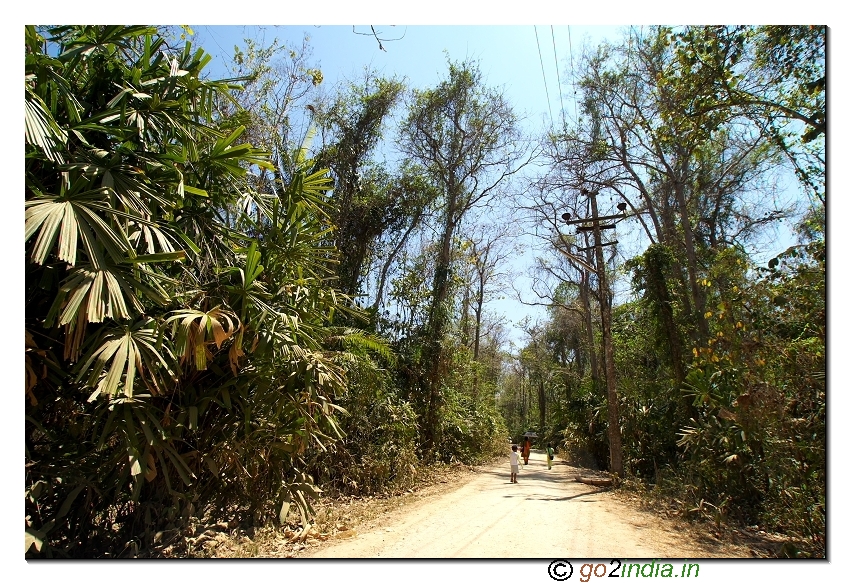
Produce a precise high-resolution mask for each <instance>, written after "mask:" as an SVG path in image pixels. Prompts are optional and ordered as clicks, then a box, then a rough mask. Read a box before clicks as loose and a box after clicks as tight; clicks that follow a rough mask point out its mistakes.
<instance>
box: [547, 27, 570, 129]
mask: <svg viewBox="0 0 850 583" xmlns="http://www.w3.org/2000/svg"><path fill="white" fill-rule="evenodd" d="M549 28H550V29H551V30H552V51H553V52H554V53H555V74H556V75H558V95H560V96H561V123H562V124H564V126H566V125H567V120H566V119H565V118H564V92H563V91H562V90H561V67H560V66H559V65H558V49H556V48H555V27H554V26H552V25H551V24H550V25H549Z"/></svg>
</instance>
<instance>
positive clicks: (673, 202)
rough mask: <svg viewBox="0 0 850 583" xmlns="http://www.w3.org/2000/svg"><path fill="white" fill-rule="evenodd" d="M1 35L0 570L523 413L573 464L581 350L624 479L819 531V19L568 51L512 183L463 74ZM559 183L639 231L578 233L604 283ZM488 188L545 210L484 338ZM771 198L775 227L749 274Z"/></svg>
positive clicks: (314, 489) (382, 459) (362, 468)
mask: <svg viewBox="0 0 850 583" xmlns="http://www.w3.org/2000/svg"><path fill="white" fill-rule="evenodd" d="M25 33H26V34H25V49H26V71H25V85H26V95H25V97H26V99H25V108H26V134H25V146H26V150H25V151H26V155H25V173H26V174H25V176H26V182H25V197H26V202H25V208H26V211H25V230H26V233H25V242H26V274H25V286H26V308H25V321H26V345H25V361H26V435H25V446H26V452H25V453H26V485H25V486H26V494H25V496H26V498H25V504H26V537H27V548H28V550H27V556H28V557H35V556H44V557H94V556H119V555H121V554H122V553H127V549H128V545H132V546H133V549H134V552H137V551H139V550H140V549H148V548H150V547H151V546H152V545H154V544H155V542H156V540H158V538H157V537H158V535H157V533H161V532H162V531H168V530H177V529H179V528H180V527H181V525H183V524H184V523H185V522H186V521H187V520H188V519H189V518H190V517H192V516H198V515H205V516H207V517H209V518H211V519H216V518H227V517H237V518H238V519H239V520H241V521H242V522H243V524H247V523H251V522H253V523H255V524H259V523H264V522H266V521H269V520H277V519H279V520H283V519H285V518H286V515H287V513H288V512H289V511H290V510H292V512H293V513H295V514H297V515H299V516H300V518H301V520H303V521H305V522H306V521H309V519H310V512H311V503H312V502H314V501H315V499H316V497H317V496H320V495H321V492H322V490H325V491H328V490H330V491H338V492H348V493H374V492H383V491H387V490H393V489H398V488H406V487H407V486H408V485H409V483H410V482H411V481H412V480H413V479H414V477H415V475H416V473H417V471H418V470H417V468H419V467H421V466H422V465H423V464H434V463H444V462H453V461H459V462H464V463H475V462H478V461H482V460H485V459H488V458H490V457H492V456H493V455H497V454H499V453H503V452H502V450H503V449H504V444H505V443H506V439H507V438H508V437H512V438H514V439H516V438H518V437H519V436H520V435H521V434H522V433H523V432H525V431H527V430H529V429H533V430H536V431H537V432H538V433H539V434H540V436H541V439H542V440H544V441H546V440H548V441H552V442H553V443H557V444H558V446H559V447H561V448H564V449H565V450H566V451H568V452H569V454H570V455H571V456H572V458H573V459H574V460H576V461H579V462H581V463H587V464H592V465H595V466H597V467H599V468H601V469H607V468H608V464H609V444H608V433H607V432H608V423H607V419H608V417H607V415H606V411H608V410H609V408H608V405H609V403H608V400H607V395H608V394H610V393H608V392H606V380H607V379H606V370H614V371H615V375H614V376H615V377H616V387H617V389H616V390H617V392H616V393H615V394H616V395H617V404H618V405H619V414H618V418H619V422H620V425H621V433H622V447H623V460H624V477H626V478H628V479H630V480H636V481H639V482H642V483H647V484H654V485H655V490H656V492H664V493H665V495H669V496H670V497H671V498H675V499H678V500H681V501H683V504H685V505H686V507H687V510H689V511H692V513H693V514H703V515H710V516H713V517H714V518H716V519H717V520H727V519H732V520H736V521H741V522H744V523H747V524H758V525H761V526H763V527H765V528H771V529H774V530H776V531H780V532H785V533H787V534H789V535H792V536H795V537H797V538H799V539H801V540H805V541H807V542H806V545H807V548H808V549H809V550H810V552H814V553H816V554H817V553H822V552H823V549H824V548H825V547H824V545H825V541H824V532H825V531H824V522H825V474H824V472H825V391H826V389H825V381H826V379H825V368H824V360H825V337H826V332H825V328H826V320H825V309H826V307H825V261H826V245H825V237H824V236H825V218H824V217H825V192H824V175H825V169H824V141H825V131H826V130H825V127H826V126H825V106H824V103H825V82H824V75H825V72H824V70H825V68H824V51H825V30H824V29H823V28H818V27H720V28H717V27H712V28H705V27H686V28H682V29H667V28H653V29H652V30H651V31H650V32H649V33H648V34H646V35H645V36H644V37H643V38H634V36H629V37H627V38H626V39H624V41H623V43H622V44H621V45H604V46H601V47H599V48H598V50H597V51H596V52H590V53H588V54H587V55H586V58H585V60H584V62H583V65H582V70H581V83H580V89H581V92H582V93H583V101H582V108H581V109H582V111H581V115H580V117H579V118H578V119H576V120H573V121H571V122H569V123H565V125H564V126H563V127H562V128H560V129H559V130H558V131H553V132H551V133H550V134H549V135H547V136H544V137H542V138H540V140H539V143H540V146H539V149H541V150H542V158H541V160H542V161H543V167H544V170H545V171H544V172H543V173H542V174H540V175H539V176H533V175H532V173H531V171H530V168H531V166H529V165H528V163H529V160H530V159H531V155H532V154H531V153H532V152H533V151H535V149H536V148H535V147H534V146H532V141H531V139H530V138H528V136H522V135H521V133H520V124H519V120H518V118H517V116H516V114H515V113H514V112H513V110H512V107H511V104H510V103H509V102H508V101H507V100H506V98H505V96H504V95H503V94H502V93H500V92H499V91H497V90H494V89H492V88H490V87H488V86H487V84H486V82H485V80H484V79H483V78H482V75H481V73H480V71H479V70H478V67H477V64H476V63H475V62H470V61H465V62H454V61H451V60H449V62H448V63H447V73H446V76H445V77H444V78H443V80H442V81H440V82H439V83H438V84H436V85H435V86H434V87H432V88H426V89H422V88H419V89H411V88H408V87H406V86H405V84H404V83H403V82H402V81H400V80H398V79H388V78H382V77H380V76H377V75H374V74H372V73H369V72H367V73H366V74H365V75H364V76H363V77H362V78H360V79H355V80H351V81H350V82H349V83H348V84H346V85H343V86H340V87H337V88H335V89H334V91H333V92H332V93H331V94H328V93H321V92H319V91H318V88H319V87H320V86H321V84H322V81H323V76H322V73H321V71H319V70H317V69H316V68H314V67H312V66H311V64H310V56H309V45H308V43H307V42H306V41H305V43H304V44H303V45H302V46H301V47H297V48H296V47H289V46H286V45H283V44H279V43H277V42H275V43H273V44H272V45H270V46H260V45H258V44H256V43H255V42H247V43H246V45H245V47H244V49H243V50H239V51H237V53H236V57H235V61H234V63H232V64H230V66H231V67H232V68H233V71H234V78H233V79H229V80H211V79H210V78H209V76H208V74H207V73H206V71H205V69H206V68H207V67H208V64H209V62H210V57H209V56H208V55H207V54H206V53H205V52H204V51H203V50H202V49H199V48H196V47H194V46H193V45H192V43H191V42H188V41H186V40H185V38H178V34H176V33H175V32H174V31H172V30H168V29H158V28H155V27H144V26H67V27H65V26H63V27H26V29H25ZM184 36H185V35H184ZM396 133H397V135H396ZM387 134H391V135H392V137H395V138H396V139H394V140H393V139H387V137H385V136H386V135H387ZM388 143H394V144H395V145H396V147H397V148H398V153H399V155H400V156H399V157H400V160H401V161H399V162H393V161H387V158H386V157H385V155H384V154H383V153H381V152H380V151H381V149H382V148H384V149H385V148H387V147H388V146H387V144H388ZM538 167H539V166H538ZM782 176H796V178H797V180H796V184H799V189H800V192H801V193H802V194H801V196H800V197H799V199H800V200H802V201H805V202H806V204H805V205H804V206H805V207H806V208H799V206H798V207H797V208H792V205H791V204H787V202H788V201H787V200H786V199H787V197H786V198H783V197H782V196H781V195H782V190H781V187H782V184H780V183H779V182H778V181H779V180H780V179H781V177H782ZM778 177H779V178H778ZM582 189H592V190H593V191H599V192H600V195H601V196H600V201H607V200H608V198H607V197H609V196H610V198H611V200H612V202H614V203H615V204H616V202H620V201H625V202H626V204H627V208H628V214H629V216H630V217H632V218H630V219H629V220H627V221H625V222H622V223H620V225H619V226H618V230H619V231H620V233H619V236H620V237H621V238H623V237H625V236H626V232H627V230H628V229H632V232H633V233H636V234H637V233H639V234H637V235H635V236H636V237H637V240H640V241H643V242H644V243H645V244H643V245H641V246H640V249H639V250H638V251H636V252H628V253H626V252H623V251H617V247H615V246H613V245H609V246H606V247H604V250H605V253H606V255H607V258H606V260H605V262H606V263H605V265H604V266H603V268H604V269H606V270H607V273H608V279H609V280H611V281H614V289H615V290H616V297H613V298H612V297H611V296H610V295H608V296H606V295H605V294H604V293H602V291H604V290H600V285H599V278H598V277H597V275H596V274H594V273H592V272H590V271H589V270H588V269H587V266H592V265H594V264H595V258H594V256H593V255H592V243H593V241H592V237H591V236H588V235H581V234H579V235H573V234H572V233H568V231H567V228H566V227H565V226H564V225H563V224H561V223H554V224H551V221H552V217H556V216H560V214H561V213H562V212H564V211H569V212H571V213H572V214H573V215H576V216H587V212H588V211H587V209H586V207H585V204H586V200H587V198H586V197H585V196H584V195H582V194H581V191H582ZM520 191H522V192H526V193H529V194H528V195H527V196H523V197H514V198H510V197H508V196H506V194H507V193H509V192H520ZM614 197H616V201H614V200H613V199H614ZM505 200H512V201H513V202H514V203H516V204H515V206H514V207H513V208H503V209H502V210H503V211H504V212H505V216H510V215H508V213H514V215H513V216H516V215H515V213H516V212H517V209H524V210H525V211H526V214H527V217H528V219H529V220H530V221H531V222H532V223H533V224H537V225H538V226H539V225H546V226H550V227H554V229H555V230H554V231H551V232H552V233H554V235H553V236H547V238H546V239H545V241H544V242H545V243H546V245H547V249H548V251H547V252H544V253H542V254H540V255H539V257H538V266H537V273H536V276H537V281H538V283H539V284H540V287H538V288H537V289H538V291H540V294H539V295H540V297H541V298H542V299H541V300H540V301H541V302H543V303H545V304H546V305H548V318H547V319H545V320H543V321H540V322H536V323H532V322H529V323H528V325H527V327H526V332H527V342H526V344H525V345H524V346H522V347H520V349H519V352H518V353H517V354H513V355H512V354H510V353H509V352H508V350H507V341H506V331H505V328H504V323H503V321H501V320H500V319H499V317H498V315H497V314H494V313H492V312H490V311H488V302H489V301H490V300H491V299H492V298H493V297H495V296H497V295H498V294H499V293H502V292H503V291H504V290H506V289H507V288H508V282H509V280H510V277H509V269H510V267H509V265H508V261H507V259H508V258H509V257H510V256H511V255H512V254H515V251H516V246H517V245H518V242H517V236H518V235H519V233H518V232H514V231H512V230H511V229H510V228H509V227H506V226H505V225H506V224H507V223H513V222H514V221H508V220H500V219H499V217H498V212H497V209H498V207H499V205H502V204H503V201H505ZM783 201H785V202H783ZM600 204H601V205H602V206H605V205H607V203H604V204H603V203H602V202H601V203H600ZM612 206H613V205H612ZM608 210H610V209H608V208H600V213H601V214H610V213H608ZM782 220H785V221H790V220H794V221H796V232H797V235H798V238H799V241H798V243H797V244H795V245H793V246H791V247H790V248H788V249H787V250H786V251H784V252H782V253H780V254H778V255H777V256H776V257H775V258H773V259H771V260H770V261H768V262H767V264H766V265H760V264H759V263H758V262H757V261H756V260H755V259H754V254H753V250H754V249H755V250H757V249H758V247H759V245H760V244H761V243H762V242H763V241H764V238H765V237H766V236H770V234H771V232H772V231H771V229H773V228H774V227H775V225H776V223H777V222H778V221H782ZM547 221H548V222H549V223H550V224H548V225H547ZM582 249H583V250H582ZM612 251H613V252H612ZM577 258H578V260H579V261H577ZM547 285H548V287H547V289H546V290H543V287H546V286H547ZM541 290H543V291H541ZM600 302H608V305H609V306H610V307H611V308H612V310H613V318H612V322H611V334H612V338H613V355H614V357H613V367H608V368H606V364H607V363H606V362H605V351H604V350H603V348H602V346H601V328H600V319H599V316H600Z"/></svg>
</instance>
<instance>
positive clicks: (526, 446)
mask: <svg viewBox="0 0 850 583" xmlns="http://www.w3.org/2000/svg"><path fill="white" fill-rule="evenodd" d="M530 455H531V438H530V437H526V438H525V441H524V442H523V443H522V459H523V461H524V462H525V464H524V465H526V466H527V465H528V456H530Z"/></svg>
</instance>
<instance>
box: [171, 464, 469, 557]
mask: <svg viewBox="0 0 850 583" xmlns="http://www.w3.org/2000/svg"><path fill="white" fill-rule="evenodd" d="M475 472H476V467H475V466H466V465H463V464H452V465H435V466H431V467H428V468H426V469H425V470H420V472H419V473H418V474H417V476H416V478H417V479H416V483H415V484H414V485H413V486H411V487H410V488H408V489H406V490H404V491H400V492H386V493H384V494H380V495H374V496H343V495H337V496H326V497H324V498H322V499H321V500H320V501H319V503H317V504H316V505H315V511H316V514H315V516H314V517H313V520H312V521H311V522H310V524H309V525H308V526H307V528H302V527H301V525H300V523H299V522H300V521H299V519H298V513H297V511H295V510H292V511H290V514H289V516H288V518H287V522H286V524H285V525H284V526H280V525H277V524H268V525H266V526H263V527H261V528H253V529H247V530H242V529H239V528H238V527H236V528H227V529H225V528H222V527H224V526H225V525H223V524H219V525H218V526H219V528H218V529H215V528H207V529H204V528H199V527H195V528H194V529H191V531H190V532H189V533H188V534H189V536H183V537H181V538H182V540H175V541H174V542H172V544H170V545H164V546H163V547H162V548H160V549H159V550H158V552H157V553H155V554H156V556H161V557H206V558H266V557H284V558H293V557H297V556H298V555H300V554H302V553H304V552H305V551H307V550H311V549H315V548H317V547H319V546H321V545H322V544H324V543H326V542H327V541H331V540H338V539H342V538H348V537H351V536H355V535H356V534H357V533H358V532H366V531H368V530H370V529H371V528H373V527H374V526H375V524H376V523H377V522H378V521H379V519H381V518H382V517H384V516H386V515H387V514H389V513H391V512H394V511H396V510H399V509H401V508H404V507H405V506H407V505H409V504H412V503H415V502H417V501H418V500H420V499H422V498H427V497H431V496H436V495H439V494H441V493H443V492H447V491H450V490H454V489H455V488H459V487H461V486H462V485H464V484H465V483H466V482H468V481H469V480H470V479H472V478H473V477H474V475H475ZM196 533H199V534H197V535H196Z"/></svg>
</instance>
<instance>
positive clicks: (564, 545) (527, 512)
mask: <svg viewBox="0 0 850 583" xmlns="http://www.w3.org/2000/svg"><path fill="white" fill-rule="evenodd" d="M553 464H554V465H553V468H552V469H551V470H548V469H547V468H546V456H545V454H544V453H541V452H533V453H532V455H531V459H530V460H529V462H528V465H527V466H522V468H521V469H520V473H519V480H518V482H519V483H517V484H511V483H510V470H509V466H508V462H507V460H506V461H505V462H504V463H502V464H498V465H492V466H488V467H485V468H482V469H481V470H480V471H479V472H478V474H476V475H475V476H474V477H473V478H472V479H471V480H470V481H468V482H467V483H465V484H464V485H463V486H461V487H459V488H457V489H455V490H453V491H451V492H448V493H445V494H442V495H438V496H435V497H432V498H426V499H423V500H420V501H418V502H417V503H415V504H413V505H411V506H407V507H405V508H402V509H400V510H398V511H396V512H394V513H392V514H390V515H388V516H385V517H383V518H381V519H380V520H379V521H377V522H378V523H377V524H373V525H372V527H371V528H370V529H369V530H367V531H364V532H360V531H358V533H357V535H356V536H353V537H351V538H348V539H346V540H339V541H329V542H327V543H325V544H324V545H322V546H321V547H319V548H317V549H315V550H310V551H308V552H306V553H305V554H303V555H301V556H303V557H315V558H332V557H333V558H379V557H386V558H552V557H585V558H603V557H627V558H659V557H665V558H671V559H672V558H683V559H684V558H696V557H709V556H726V557H732V556H747V555H746V554H745V553H744V552H743V551H741V552H740V554H739V553H738V552H734V553H732V554H730V552H729V549H728V548H727V549H724V550H725V552H724V553H723V555H717V554H715V553H712V549H711V548H709V547H706V546H704V545H703V544H701V543H699V542H697V541H696V540H695V539H693V538H691V537H689V535H687V534H686V533H685V531H684V530H681V529H680V527H677V525H676V524H675V523H674V522H672V521H666V520H661V519H659V518H657V517H655V516H653V515H650V514H648V513H645V512H640V511H638V510H637V509H635V508H633V507H631V506H629V505H627V504H625V503H623V502H620V501H618V500H616V499H614V498H613V497H612V496H611V494H610V493H607V492H604V491H602V490H600V489H599V488H595V487H593V486H588V485H585V484H581V483H578V482H576V481H575V477H576V475H578V471H579V470H578V469H576V468H574V467H572V466H568V465H566V464H564V463H562V462H560V461H557V460H556V461H555V462H553Z"/></svg>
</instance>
